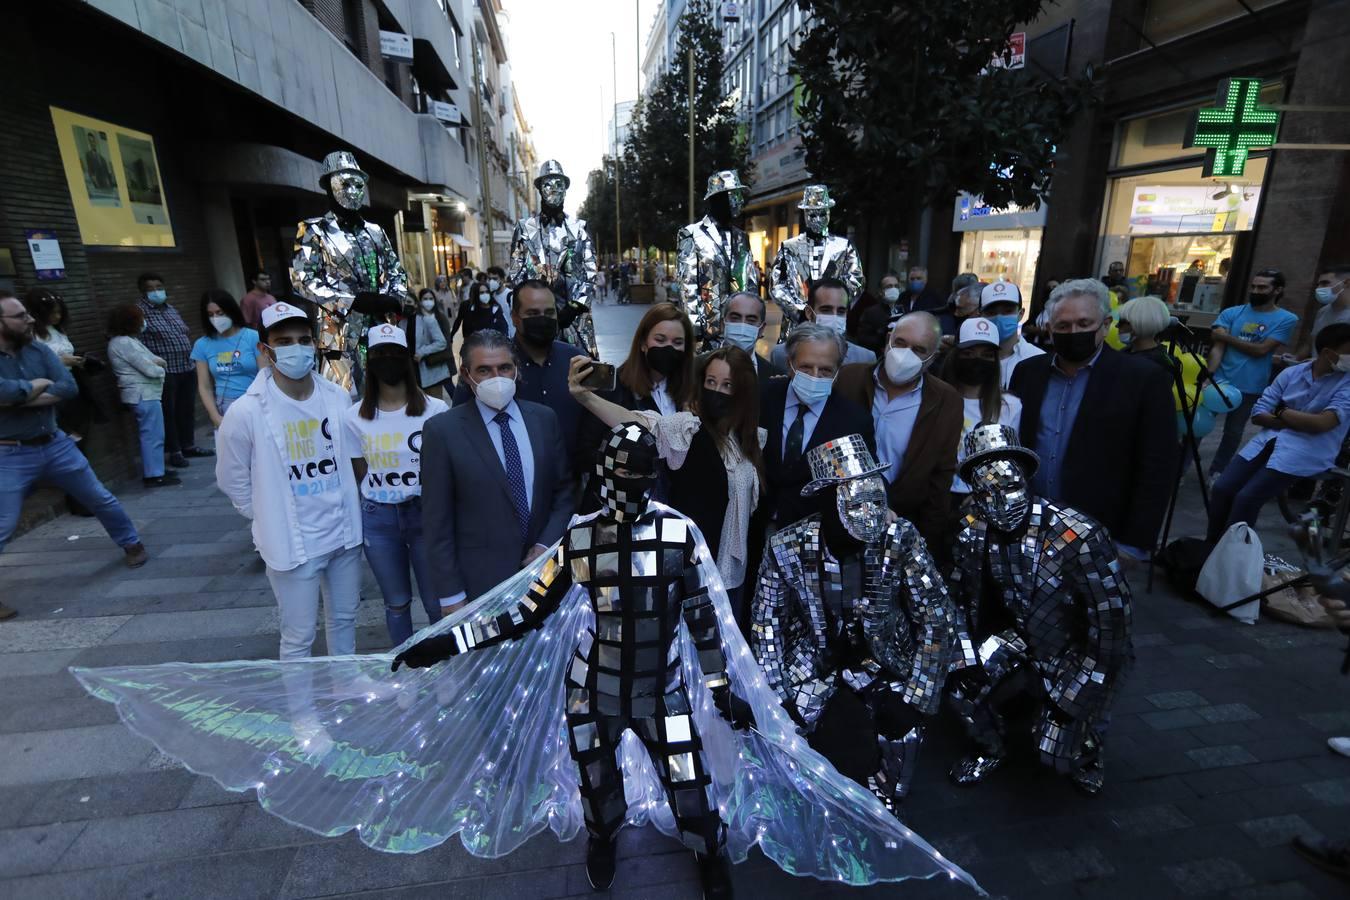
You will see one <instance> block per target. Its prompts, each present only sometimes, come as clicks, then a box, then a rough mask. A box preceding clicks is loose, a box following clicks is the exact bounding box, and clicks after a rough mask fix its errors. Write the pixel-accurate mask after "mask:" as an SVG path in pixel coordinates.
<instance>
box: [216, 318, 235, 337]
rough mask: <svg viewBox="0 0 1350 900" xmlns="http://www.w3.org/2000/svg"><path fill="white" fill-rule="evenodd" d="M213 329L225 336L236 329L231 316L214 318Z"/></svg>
mask: <svg viewBox="0 0 1350 900" xmlns="http://www.w3.org/2000/svg"><path fill="white" fill-rule="evenodd" d="M211 327H212V328H214V329H215V330H216V331H218V332H220V333H221V334H224V333H225V332H227V331H229V330H230V329H231V328H233V327H234V320H233V319H231V318H230V317H229V316H212V317H211Z"/></svg>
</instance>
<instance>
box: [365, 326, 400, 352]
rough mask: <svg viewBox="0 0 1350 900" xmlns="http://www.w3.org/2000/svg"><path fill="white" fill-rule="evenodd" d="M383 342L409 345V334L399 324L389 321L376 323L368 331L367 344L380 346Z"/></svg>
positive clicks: (368, 345)
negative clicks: (391, 323) (380, 323)
mask: <svg viewBox="0 0 1350 900" xmlns="http://www.w3.org/2000/svg"><path fill="white" fill-rule="evenodd" d="M381 344H397V345H398V346H400V347H404V348H406V347H407V346H408V335H406V334H405V333H404V332H403V329H402V328H399V327H398V326H397V325H390V324H389V323H388V322H386V323H384V324H383V325H376V326H375V327H374V328H372V329H370V331H368V332H367V333H366V346H367V347H378V346H380V345H381Z"/></svg>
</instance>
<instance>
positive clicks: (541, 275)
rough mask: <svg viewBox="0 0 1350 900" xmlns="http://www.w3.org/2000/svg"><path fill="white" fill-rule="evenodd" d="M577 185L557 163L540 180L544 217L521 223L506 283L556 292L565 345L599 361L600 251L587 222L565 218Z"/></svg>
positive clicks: (541, 170) (513, 239) (544, 168)
mask: <svg viewBox="0 0 1350 900" xmlns="http://www.w3.org/2000/svg"><path fill="white" fill-rule="evenodd" d="M571 184H572V180H571V179H570V178H568V177H567V175H566V174H564V173H563V168H562V165H561V164H559V163H558V162H557V161H556V160H552V159H550V160H546V161H545V162H544V163H543V165H541V166H540V167H539V176H538V177H537V178H535V179H534V187H535V190H537V191H538V192H539V212H538V214H536V215H533V216H530V217H528V218H525V219H521V220H520V221H519V222H517V223H516V230H515V233H514V234H512V236H511V265H510V268H509V269H508V270H507V272H506V282H507V284H508V285H509V286H511V287H515V286H516V285H518V284H520V283H521V282H522V281H526V280H528V279H531V278H536V279H539V280H540V281H543V282H544V283H545V284H547V285H549V286H550V287H551V288H552V289H553V296H554V297H556V298H557V302H558V325H559V328H560V330H561V332H560V335H559V338H558V339H559V340H561V341H563V342H564V343H568V344H572V345H573V346H576V347H581V348H582V349H584V350H586V351H587V352H589V353H590V354H591V355H592V356H597V357H598V355H599V354H598V352H597V350H596V346H595V325H594V323H592V322H591V311H590V310H591V298H592V297H593V296H594V294H595V276H596V272H597V271H598V269H597V267H596V262H595V245H594V244H593V243H592V242H591V238H590V235H589V234H587V233H586V222H585V221H584V220H582V219H577V218H574V217H572V216H569V215H567V214H566V213H564V212H563V202H564V201H565V200H566V198H567V189H568V187H570V186H571Z"/></svg>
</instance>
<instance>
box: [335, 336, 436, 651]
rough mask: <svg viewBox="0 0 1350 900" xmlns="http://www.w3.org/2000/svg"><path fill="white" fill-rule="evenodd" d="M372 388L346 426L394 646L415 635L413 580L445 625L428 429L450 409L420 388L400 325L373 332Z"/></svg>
mask: <svg viewBox="0 0 1350 900" xmlns="http://www.w3.org/2000/svg"><path fill="white" fill-rule="evenodd" d="M366 372H367V378H366V384H365V392H364V394H363V395H362V398H361V403H360V405H359V406H352V407H350V408H349V409H348V410H347V413H346V421H345V423H344V424H345V427H346V428H347V433H348V435H349V436H350V437H351V438H352V442H353V443H352V446H359V447H360V448H361V456H360V457H359V458H353V459H352V469H353V470H354V471H355V472H356V477H357V480H359V481H360V483H361V527H362V529H363V533H364V534H365V551H366V560H367V561H368V562H369V563H370V570H371V571H372V572H374V573H375V581H376V582H377V583H378V584H379V586H380V593H381V594H383V595H384V621H385V625H386V627H388V629H389V641H390V643H391V644H392V645H393V646H395V647H397V646H398V645H399V644H402V643H403V642H404V641H406V640H407V639H408V638H410V637H411V636H412V633H413V625H412V609H411V607H412V580H411V579H410V578H409V574H408V573H409V567H411V570H412V573H413V575H415V576H416V578H417V593H418V595H419V596H420V597H421V598H422V608H423V609H425V610H426V613H427V619H428V621H430V622H437V621H440V618H441V606H440V601H439V598H437V597H436V595H435V593H433V591H432V590H431V580H430V572H429V570H428V568H427V558H426V551H425V547H424V544H423V541H422V460H421V455H422V426H423V424H424V423H425V422H426V420H427V419H429V418H431V417H432V416H434V415H436V414H437V413H443V412H445V411H446V410H447V409H449V407H448V406H446V405H445V402H444V401H442V400H438V399H437V398H435V397H428V396H427V395H426V394H425V393H423V392H422V390H421V388H419V387H418V386H417V374H418V373H417V367H416V365H415V364H414V363H413V358H412V354H411V353H409V352H408V337H407V334H406V333H405V332H404V330H403V328H401V327H400V326H398V325H391V324H388V323H386V324H383V325H376V326H375V327H373V328H371V329H370V333H369V337H368V341H367V350H366Z"/></svg>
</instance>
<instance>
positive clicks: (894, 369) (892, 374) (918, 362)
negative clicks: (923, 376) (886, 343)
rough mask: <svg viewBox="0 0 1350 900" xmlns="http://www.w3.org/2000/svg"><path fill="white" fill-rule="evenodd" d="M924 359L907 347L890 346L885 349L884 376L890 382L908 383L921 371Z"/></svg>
mask: <svg viewBox="0 0 1350 900" xmlns="http://www.w3.org/2000/svg"><path fill="white" fill-rule="evenodd" d="M923 365H924V360H923V359H921V358H920V357H919V354H917V353H915V352H914V351H913V350H911V349H909V348H908V347H892V348H891V349H889V350H887V351H886V377H887V378H889V379H890V380H891V384H908V383H909V382H911V381H913V380H914V379H915V378H918V377H919V373H920V372H922V371H923Z"/></svg>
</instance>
